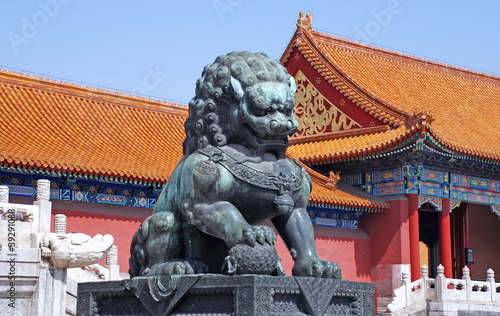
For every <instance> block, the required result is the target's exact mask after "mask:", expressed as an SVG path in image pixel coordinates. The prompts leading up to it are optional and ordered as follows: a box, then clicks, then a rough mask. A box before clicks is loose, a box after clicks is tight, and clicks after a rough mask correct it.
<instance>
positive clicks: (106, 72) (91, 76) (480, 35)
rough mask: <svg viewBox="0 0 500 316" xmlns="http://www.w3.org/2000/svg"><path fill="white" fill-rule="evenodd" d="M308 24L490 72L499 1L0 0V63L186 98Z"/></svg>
mask: <svg viewBox="0 0 500 316" xmlns="http://www.w3.org/2000/svg"><path fill="white" fill-rule="evenodd" d="M299 11H304V12H311V13H312V14H313V27H314V28H315V29H316V30H319V31H324V32H329V33H332V34H335V35H340V36H343V37H348V38H352V39H359V40H363V41H368V42H369V43H372V44H374V45H377V46H382V47H386V48H390V49H394V50H397V51H402V52H406V53H409V54H414V55H418V56H421V57H426V58H430V59H435V60H439V61H444V62H447V63H451V64H457V65H460V66H463V67H466V68H471V69H475V70H481V71H485V72H488V73H493V74H496V75H500V18H499V14H500V1H495V0H490V1H484V0H483V1H482V0H477V1H424V0H422V1H418V0H383V1H374V0H371V1H370V0H364V1H337V0H334V1H332V0H330V1H313V0H311V1H293V0H290V1H269V0H268V1H250V0H208V1H137V0H136V1H131V0H130V1H128V0H121V1H112V0H110V1H97V0H87V1H78V0H41V1H8V0H0V66H1V67H2V68H6V69H10V68H15V69H19V70H23V71H26V72H31V73H39V74H43V75H44V76H48V77H56V78H63V80H65V81H76V82H82V83H84V84H91V85H94V86H101V87H106V88H114V89H119V90H124V91H130V92H136V93H146V94H148V95H150V96H152V97H157V98H165V99H168V100H171V101H176V102H180V103H187V102H189V100H190V99H191V98H192V97H193V95H194V86H195V82H196V80H197V79H198V77H199V76H200V74H201V71H202V69H203V67H204V66H205V65H206V64H208V63H210V62H212V61H213V60H214V59H215V58H216V57H217V56H218V55H221V54H226V53H228V52H230V51H234V50H248V51H251V52H260V51H263V52H266V53H267V54H268V55H269V56H271V57H273V58H277V59H279V57H280V56H281V54H282V53H283V51H284V49H285V48H286V45H287V44H288V42H289V40H290V38H291V36H292V35H293V32H294V31H295V28H296V26H295V23H296V22H297V18H298V15H299Z"/></svg>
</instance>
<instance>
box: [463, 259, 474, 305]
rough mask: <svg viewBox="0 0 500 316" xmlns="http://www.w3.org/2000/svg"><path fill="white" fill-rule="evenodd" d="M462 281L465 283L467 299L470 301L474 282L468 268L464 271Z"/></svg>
mask: <svg viewBox="0 0 500 316" xmlns="http://www.w3.org/2000/svg"><path fill="white" fill-rule="evenodd" d="M462 280H464V281H465V298H466V299H467V300H470V299H471V298H472V282H471V280H470V270H469V268H468V267H467V266H465V267H464V268H463V269H462Z"/></svg>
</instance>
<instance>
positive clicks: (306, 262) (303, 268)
mask: <svg viewBox="0 0 500 316" xmlns="http://www.w3.org/2000/svg"><path fill="white" fill-rule="evenodd" d="M292 274H293V275H294V276H304V277H315V278H327V279H342V273H341V271H340V267H339V265H338V264H337V263H335V262H332V261H326V260H321V259H319V258H315V257H307V258H304V259H300V260H296V261H295V265H294V266H293V269H292Z"/></svg>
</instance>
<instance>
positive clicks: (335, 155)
mask: <svg viewBox="0 0 500 316" xmlns="http://www.w3.org/2000/svg"><path fill="white" fill-rule="evenodd" d="M415 131H416V128H407V127H406V126H405V125H401V126H399V127H397V128H390V127H388V126H380V127H368V128H359V129H351V130H347V131H342V132H333V133H327V134H322V135H314V136H304V137H295V138H292V139H290V147H289V148H288V153H289V154H290V155H291V156H293V157H295V158H296V159H298V160H300V161H303V162H305V163H314V162H320V161H331V160H337V159H345V158H349V157H353V156H361V155H367V154H371V153H375V152H378V151H381V150H384V149H387V148H389V147H391V146H393V145H395V144H397V143H399V142H401V141H403V140H405V139H407V138H408V137H409V136H411V135H413V134H414V132H415Z"/></svg>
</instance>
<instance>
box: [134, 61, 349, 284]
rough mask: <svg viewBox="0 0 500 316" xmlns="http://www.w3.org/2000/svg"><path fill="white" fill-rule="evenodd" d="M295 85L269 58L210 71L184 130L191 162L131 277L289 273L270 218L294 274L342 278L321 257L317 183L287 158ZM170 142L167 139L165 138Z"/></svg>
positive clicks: (150, 222)
mask: <svg viewBox="0 0 500 316" xmlns="http://www.w3.org/2000/svg"><path fill="white" fill-rule="evenodd" d="M294 106H295V82H294V80H293V78H292V77H291V76H290V75H289V74H288V73H287V71H286V69H285V68H284V67H283V66H281V65H280V63H279V62H278V61H276V60H274V59H271V58H269V57H267V56H266V55H265V54H263V53H256V54H252V53H249V52H232V53H229V54H227V55H224V56H219V57H218V58H217V59H216V60H215V62H214V63H212V64H210V65H208V66H206V67H205V69H204V70H203V73H202V75H201V78H200V79H199V80H198V81H197V83H196V96H195V97H194V98H193V99H192V100H191V101H190V103H189V118H188V119H187V121H186V123H185V131H186V139H185V141H184V144H183V152H184V157H183V158H182V159H181V161H180V162H179V164H178V165H177V167H176V168H175V170H174V172H173V173H172V175H171V177H170V179H169V181H168V183H167V185H166V186H165V188H164V190H163V192H162V193H161V195H160V196H159V198H158V201H157V205H156V208H155V210H154V213H153V215H152V216H150V217H149V218H147V219H146V220H145V221H144V222H143V223H142V224H141V225H140V227H139V230H138V231H137V232H136V233H135V235H134V237H133V240H132V245H131V258H130V270H129V272H130V275H131V276H132V277H134V276H152V275H173V274H185V273H206V272H210V273H220V271H221V268H222V269H224V270H225V272H226V273H229V274H234V273H238V274H242V273H255V274H275V275H281V274H282V269H281V265H280V261H279V258H278V256H277V254H276V250H275V248H274V244H275V242H276V235H275V233H274V231H273V230H272V229H271V228H270V227H268V226H259V225H258V224H259V223H261V222H262V221H265V220H269V219H270V220H271V221H272V223H273V225H274V227H275V228H276V230H277V231H278V233H279V234H280V236H281V237H282V239H283V240H284V242H285V244H286V246H287V247H288V249H289V250H290V253H291V255H292V258H293V259H294V261H295V264H294V266H293V269H292V273H293V275H295V276H314V277H325V278H341V272H340V268H339V266H338V265H337V264H336V263H334V262H329V261H323V260H321V259H320V258H319V257H318V255H317V253H316V249H315V245H314V234H313V229H312V224H311V222H310V219H309V216H308V214H307V212H306V206H307V203H308V198H309V194H310V192H311V180H310V177H309V175H308V173H307V172H306V171H305V170H304V169H303V168H302V167H301V166H300V165H299V164H298V163H297V162H295V161H293V160H290V159H288V158H287V157H286V156H285V152H286V149H287V147H288V136H289V135H292V134H293V133H295V132H296V131H297V128H298V123H297V121H296V120H295V119H294V115H293V108H294ZM166 141H168V140H166Z"/></svg>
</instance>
